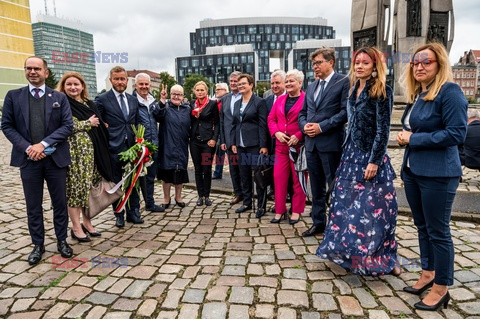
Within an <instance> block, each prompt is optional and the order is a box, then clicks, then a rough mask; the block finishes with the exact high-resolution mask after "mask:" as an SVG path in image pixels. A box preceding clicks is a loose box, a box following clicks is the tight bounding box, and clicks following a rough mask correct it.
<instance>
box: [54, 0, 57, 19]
mask: <svg viewBox="0 0 480 319" xmlns="http://www.w3.org/2000/svg"><path fill="white" fill-rule="evenodd" d="M53 15H54V16H57V6H56V5H55V0H53Z"/></svg>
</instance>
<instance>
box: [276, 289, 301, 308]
mask: <svg viewBox="0 0 480 319" xmlns="http://www.w3.org/2000/svg"><path fill="white" fill-rule="evenodd" d="M277 304H278V305H292V306H294V307H305V308H308V295H307V293H306V292H303V291H293V290H279V291H278V292H277Z"/></svg>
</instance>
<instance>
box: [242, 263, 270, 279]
mask: <svg viewBox="0 0 480 319" xmlns="http://www.w3.org/2000/svg"><path fill="white" fill-rule="evenodd" d="M267 267H268V266H267ZM247 274H249V275H260V276H261V275H263V266H262V265H258V264H249V265H248V267H247Z"/></svg>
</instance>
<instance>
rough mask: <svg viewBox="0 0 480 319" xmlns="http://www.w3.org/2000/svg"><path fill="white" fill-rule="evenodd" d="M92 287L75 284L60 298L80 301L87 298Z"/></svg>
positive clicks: (59, 297)
mask: <svg viewBox="0 0 480 319" xmlns="http://www.w3.org/2000/svg"><path fill="white" fill-rule="evenodd" d="M91 291H92V289H90V288H87V287H80V286H73V287H70V288H68V289H67V290H65V291H64V292H63V293H62V294H61V295H60V296H58V299H60V300H71V301H76V302H78V301H80V300H82V299H83V298H85V297H86V296H87V295H88V294H89V293H90V292H91Z"/></svg>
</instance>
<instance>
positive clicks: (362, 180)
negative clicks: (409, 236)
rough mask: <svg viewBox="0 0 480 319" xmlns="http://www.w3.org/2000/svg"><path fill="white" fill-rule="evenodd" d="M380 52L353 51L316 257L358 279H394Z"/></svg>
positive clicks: (388, 96)
mask: <svg viewBox="0 0 480 319" xmlns="http://www.w3.org/2000/svg"><path fill="white" fill-rule="evenodd" d="M382 61H383V55H382V53H381V52H380V51H379V50H377V49H375V48H362V49H360V50H358V51H356V52H355V55H354V57H353V62H352V65H351V67H350V81H351V85H352V90H351V93H350V97H349V99H348V104H347V111H348V132H347V137H346V139H345V142H344V145H343V147H344V151H343V154H342V159H341V161H340V166H339V167H338V169H337V173H336V178H335V186H334V190H333V192H332V197H331V206H330V211H329V222H328V224H327V227H326V230H325V235H324V238H323V241H322V243H321V244H320V246H319V247H318V250H317V255H318V256H319V257H321V258H328V259H330V260H331V261H333V262H335V263H336V264H338V265H340V266H342V267H343V268H345V269H348V270H350V271H351V272H352V273H356V274H359V275H381V274H385V273H393V274H395V275H398V274H399V273H400V269H399V268H397V267H396V260H397V242H396V240H395V227H396V217H397V208H398V207H397V200H396V193H395V188H394V186H393V180H394V179H395V177H396V176H395V172H394V170H393V167H392V165H391V163H390V158H389V157H388V155H387V154H386V151H387V144H388V137H389V131H390V116H391V112H392V105H393V92H392V89H391V88H390V87H389V86H387V85H386V67H385V64H384V63H383V62H382Z"/></svg>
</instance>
